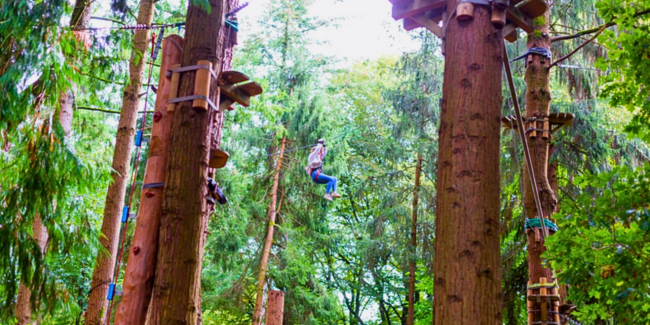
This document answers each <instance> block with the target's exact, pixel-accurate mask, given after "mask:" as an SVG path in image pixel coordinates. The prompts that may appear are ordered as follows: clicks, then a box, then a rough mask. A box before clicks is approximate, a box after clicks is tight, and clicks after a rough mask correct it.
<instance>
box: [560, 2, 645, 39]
mask: <svg viewBox="0 0 650 325" xmlns="http://www.w3.org/2000/svg"><path fill="white" fill-rule="evenodd" d="M649 13H650V9H646V10H642V11H639V12H637V13H636V14H634V16H633V18H637V17H640V16H643V15H646V14H649ZM614 25H616V22H614V21H613V20H612V21H610V22H609V23H607V24H603V25H600V26H597V27H594V28H591V29H586V30H583V31H580V32H577V33H575V34H573V35H569V36H559V37H554V38H552V39H551V43H555V42H559V41H566V40H570V39H574V38H578V37H580V36H584V35H589V34H592V33H596V32H598V31H599V30H600V29H602V28H603V27H605V28H608V27H612V26H614Z"/></svg>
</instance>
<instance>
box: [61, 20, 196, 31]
mask: <svg viewBox="0 0 650 325" xmlns="http://www.w3.org/2000/svg"><path fill="white" fill-rule="evenodd" d="M182 26H185V22H178V23H170V24H156V23H153V24H151V25H147V24H134V25H122V26H114V27H86V28H73V29H72V30H77V31H80V30H91V31H96V30H143V29H159V28H169V27H177V28H179V29H180V28H181V27H182Z"/></svg>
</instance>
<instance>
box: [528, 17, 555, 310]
mask: <svg viewBox="0 0 650 325" xmlns="http://www.w3.org/2000/svg"><path fill="white" fill-rule="evenodd" d="M542 17H543V19H544V23H543V24H541V25H536V26H535V32H533V33H531V34H529V35H528V43H527V47H528V48H531V47H541V48H546V49H550V45H551V43H550V36H549V34H548V33H549V25H548V20H549V11H546V13H545V14H544V16H542ZM536 21H540V19H537V20H536ZM525 60H526V117H525V119H526V120H529V119H531V118H536V119H544V118H547V117H548V115H549V112H550V107H551V90H550V86H549V80H550V79H549V69H548V67H549V65H550V64H551V62H550V60H549V59H547V58H546V57H544V56H542V55H533V54H531V55H528V57H526V58H525ZM537 127H538V128H544V127H543V123H539V124H538V126H537ZM542 133H543V132H540V131H538V132H537V136H536V137H534V138H531V137H529V138H528V146H529V148H530V156H531V159H532V165H533V169H534V172H535V178H536V179H535V184H536V185H537V191H538V193H539V198H540V201H541V207H542V210H543V211H542V212H543V213H540V212H538V211H537V207H536V205H535V200H534V196H533V187H532V185H531V181H530V177H529V176H528V168H527V166H526V165H524V169H526V170H525V171H524V207H525V209H526V216H527V217H528V218H547V217H550V216H551V215H552V214H553V212H555V208H556V205H557V199H556V197H555V193H554V191H553V189H552V188H551V185H550V183H549V178H548V171H549V166H548V159H549V145H550V142H551V138H550V137H548V138H547V139H544V137H542ZM527 235H528V275H529V282H530V283H539V282H540V278H546V279H547V281H548V282H552V281H553V273H552V271H551V270H550V269H548V268H545V267H544V266H543V259H542V257H541V255H542V253H544V251H545V250H546V246H545V245H544V240H543V239H541V240H540V241H537V239H536V235H535V232H534V231H529V232H527ZM530 309H532V310H540V309H541V305H540V304H538V303H533V304H532V305H531V308H530ZM549 317H552V316H549ZM529 319H530V318H529ZM532 321H535V322H536V321H541V312H535V313H533V314H532Z"/></svg>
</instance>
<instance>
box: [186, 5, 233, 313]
mask: <svg viewBox="0 0 650 325" xmlns="http://www.w3.org/2000/svg"><path fill="white" fill-rule="evenodd" d="M238 4H239V0H225V3H224V6H225V8H224V12H230V11H232V10H233V9H235V8H236V7H237V6H238ZM233 18H234V17H230V19H233ZM236 33H237V32H236V31H234V30H232V29H230V28H224V32H222V33H221V35H220V36H219V38H220V41H219V48H220V51H221V52H220V54H221V57H220V59H219V62H220V66H218V67H216V68H215V71H219V72H223V71H228V70H230V69H231V68H232V59H233V54H234V50H235V45H237V44H236V43H235V42H233V41H234V40H236V39H237V37H236ZM226 112H227V110H226V111H223V112H217V113H216V115H215V117H214V121H213V122H212V126H211V128H212V130H211V146H210V148H212V149H214V148H216V149H221V137H222V135H223V121H224V117H225V115H226ZM208 173H209V174H210V175H211V176H214V174H215V170H214V169H212V168H209V169H208ZM213 211H214V204H208V210H207V211H206V213H205V214H204V215H203V216H202V217H201V218H202V219H203V220H202V222H201V225H203V226H202V228H201V231H200V234H201V241H200V245H199V247H200V248H199V259H198V263H199V266H198V267H197V275H196V276H197V278H198V279H199V280H198V281H197V282H196V289H195V292H196V298H195V299H196V301H197V302H198V306H199V307H198V308H199V309H198V311H197V324H198V325H200V324H202V323H203V320H202V317H201V274H202V272H203V254H204V251H205V242H206V240H207V231H208V225H209V224H210V215H211V214H212V212H213Z"/></svg>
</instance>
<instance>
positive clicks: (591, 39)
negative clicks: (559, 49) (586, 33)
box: [548, 24, 607, 69]
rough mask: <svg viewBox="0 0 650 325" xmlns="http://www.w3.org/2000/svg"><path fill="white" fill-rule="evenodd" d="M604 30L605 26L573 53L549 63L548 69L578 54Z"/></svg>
mask: <svg viewBox="0 0 650 325" xmlns="http://www.w3.org/2000/svg"><path fill="white" fill-rule="evenodd" d="M605 28H607V24H605V25H603V26H602V27H600V29H599V30H598V31H597V32H596V34H594V36H592V37H591V38H590V39H589V40H587V41H585V42H583V43H582V44H580V46H578V47H576V48H575V49H573V51H571V52H569V54H567V55H565V56H563V57H561V58H559V59H557V61H555V62H553V63H551V65H550V66H549V67H548V68H549V69H551V68H552V67H553V66H555V65H557V64H558V63H560V62H562V61H564V60H566V59H568V58H570V57H571V56H572V55H574V54H575V53H576V52H578V51H579V50H580V49H581V48H583V47H585V45H587V44H589V43H591V42H592V41H593V40H595V39H596V37H598V35H600V34H601V33H602V32H603V31H604V30H605Z"/></svg>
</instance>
